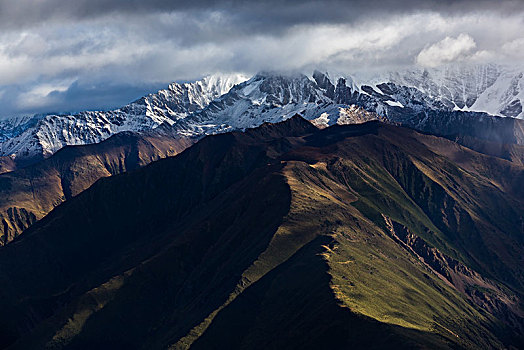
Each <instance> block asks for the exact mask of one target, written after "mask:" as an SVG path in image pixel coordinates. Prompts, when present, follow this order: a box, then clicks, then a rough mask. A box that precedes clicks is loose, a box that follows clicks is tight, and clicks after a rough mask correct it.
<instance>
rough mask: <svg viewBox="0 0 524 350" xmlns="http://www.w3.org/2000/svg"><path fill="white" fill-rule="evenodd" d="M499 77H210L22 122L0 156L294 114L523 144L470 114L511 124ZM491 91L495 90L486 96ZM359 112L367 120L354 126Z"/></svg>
mask: <svg viewBox="0 0 524 350" xmlns="http://www.w3.org/2000/svg"><path fill="white" fill-rule="evenodd" d="M490 72H491V73H490ZM508 74H509V75H511V74H513V73H511V72H510V70H508V69H505V68H503V67H502V66H498V65H485V66H478V67H476V68H473V69H469V70H467V69H462V70H460V69H458V70H457V72H455V71H453V70H446V69H442V70H436V69H434V70H423V71H407V72H396V73H389V74H385V75H384V76H383V77H379V78H369V79H368V80H362V82H361V83H355V79H353V78H352V77H350V76H346V77H343V76H341V77H339V78H336V79H333V81H332V79H331V78H330V77H329V75H328V74H325V73H321V72H319V71H315V72H314V73H313V74H312V76H306V75H304V74H300V73H295V74H282V73H271V72H262V73H258V74H256V75H254V76H253V77H252V78H250V79H249V80H246V78H245V77H243V76H241V75H238V74H236V75H235V74H233V75H226V76H220V75H219V76H210V77H207V78H204V79H203V80H201V81H196V82H194V83H186V84H171V85H170V86H169V87H168V89H165V90H160V91H158V92H157V93H155V94H150V95H148V96H145V97H143V98H141V99H139V100H137V101H135V102H133V103H131V104H129V105H127V106H125V107H122V108H121V109H117V110H114V111H109V112H81V113H79V114H77V115H72V116H71V115H69V116H67V115H63V116H57V115H51V116H45V117H44V116H40V117H38V118H36V117H35V118H36V119H31V120H32V121H31V123H35V121H36V123H37V124H36V126H35V125H32V124H31V123H25V124H24V123H22V124H23V125H21V126H20V127H17V126H13V125H8V124H6V125H5V126H2V125H3V124H1V123H0V131H1V130H2V128H4V129H5V130H6V131H5V132H3V136H2V137H3V138H4V142H2V143H1V144H0V154H2V155H4V156H9V155H11V154H13V153H15V154H16V155H17V158H18V160H19V161H20V162H22V161H23V159H24V158H26V159H27V158H32V157H33V158H35V157H36V159H40V158H42V157H47V156H49V155H50V154H52V153H54V152H55V151H56V150H58V149H60V148H61V147H63V146H64V145H67V144H85V143H96V142H100V141H101V140H103V139H105V138H107V137H108V136H110V135H112V134H114V133H117V132H119V131H125V130H129V131H136V132H143V131H147V130H150V129H153V128H156V127H158V126H159V125H160V124H162V123H164V124H166V125H173V127H174V128H175V131H176V132H177V133H179V134H181V135H183V136H198V137H201V136H203V135H206V134H212V133H218V132H227V131H231V130H236V129H245V128H249V127H255V126H258V125H260V124H262V123H263V122H278V121H282V120H284V119H286V118H289V117H291V116H293V115H295V114H297V113H298V114H301V115H303V116H304V117H305V118H306V119H310V120H311V119H318V118H323V119H322V120H323V123H324V124H325V125H333V124H336V123H348V122H355V121H358V122H362V121H365V120H371V119H381V120H389V121H391V122H393V123H401V124H402V125H405V126H410V127H413V128H415V129H417V130H420V131H430V132H440V134H444V130H445V128H448V126H446V124H449V128H450V129H454V130H455V131H458V132H460V133H464V134H465V135H466V136H471V137H476V138H481V139H486V140H487V141H497V142H498V141H500V140H501V139H502V141H504V143H517V144H523V143H524V135H523V131H522V129H524V126H522V124H523V122H522V121H521V119H516V120H515V121H513V122H509V123H508V122H497V121H496V120H497V119H496V117H492V116H490V115H488V114H486V113H483V112H478V111H475V110H482V111H488V112H490V113H495V112H496V114H500V115H507V116H508V117H507V118H510V116H519V115H517V114H515V115H513V114H511V113H510V114H508V113H506V114H504V113H502V110H503V109H505V108H509V107H510V105H512V106H513V105H514V107H515V108H517V107H518V106H517V105H518V103H520V102H518V101H520V100H519V98H520V97H519V96H521V91H524V87H521V85H522V83H523V81H524V80H522V81H521V80H519V79H517V80H516V81H515V82H513V80H515V79H513V80H512V79H509V78H508V79H509V80H508V79H505V78H504V79H503V77H505V76H506V75H508ZM515 74H517V73H515ZM516 76H517V77H518V76H519V75H518V74H517V75H516ZM335 80H336V81H335ZM477 80H478V81H477ZM239 84H240V85H239ZM504 86H506V90H504V89H503V87H504ZM495 88H497V89H498V90H497V91H492V90H493V89H495ZM490 89H491V90H490ZM510 90H511V91H510ZM484 94H491V95H492V96H491V97H490V98H491V99H492V100H497V99H498V100H504V98H503V96H506V97H507V98H506V100H507V99H509V100H508V101H506V100H504V101H506V102H507V103H506V102H504V103H506V105H504V106H505V107H500V108H499V109H500V110H499V111H495V109H493V108H495V107H493V108H491V109H489V108H487V109H486V108H484V109H482V108H479V109H475V108H473V107H474V106H475V104H479V103H480V102H479V101H480V100H481V99H482V96H484ZM512 98H513V99H512ZM515 101H517V102H515ZM501 103H502V102H501ZM457 104H458V105H457ZM460 106H462V107H460ZM497 108H498V107H497ZM359 109H363V110H365V111H366V112H368V113H371V114H374V116H370V115H368V116H366V117H365V118H364V119H362V113H360V112H359ZM491 118H495V119H493V120H494V122H490V123H487V122H485V121H484V122H483V121H482V120H489V119H491ZM469 119H471V120H469ZM476 119H480V120H481V123H484V125H483V127H485V128H487V131H486V132H480V131H476V132H475V133H474V134H472V133H470V132H469V131H468V130H469V129H471V128H472V127H474V126H475V124H476V123H475V120H476ZM510 119H512V118H510ZM512 123H513V124H514V125H513V126H512V125H509V124H512ZM4 124H5V123H4ZM440 128H443V129H444V130H439V129H440ZM17 130H18V131H17ZM22 130H23V132H22V133H21V134H20V132H21V131H22ZM490 132H491V133H492V134H493V133H502V134H503V133H506V135H510V137H509V138H507V137H506V135H502V136H500V137H498V138H497V137H495V138H494V137H492V136H497V135H489V133H490ZM508 133H512V134H508ZM448 134H449V132H448ZM486 135H488V136H486ZM444 136H449V135H444ZM450 137H451V136H450ZM0 141H1V140H0Z"/></svg>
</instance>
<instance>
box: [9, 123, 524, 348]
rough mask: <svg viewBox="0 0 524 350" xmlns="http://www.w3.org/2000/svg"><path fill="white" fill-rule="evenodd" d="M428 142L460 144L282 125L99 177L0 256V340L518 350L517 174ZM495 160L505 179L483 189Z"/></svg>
mask: <svg viewBox="0 0 524 350" xmlns="http://www.w3.org/2000/svg"><path fill="white" fill-rule="evenodd" d="M439 142H441V143H443V144H447V145H448V146H449V147H452V146H453V147H455V145H456V144H454V143H452V142H450V141H448V140H445V139H438V142H435V141H434V137H433V136H428V135H422V134H418V133H416V132H414V131H412V130H408V129H403V128H398V127H394V126H390V125H385V124H381V123H378V122H372V123H366V124H362V125H351V126H337V127H331V128H327V129H324V130H322V131H320V130H318V129H316V128H314V127H313V126H312V125H311V124H309V123H308V122H307V121H305V120H303V119H300V118H292V119H290V120H288V121H286V122H284V123H281V124H276V125H272V124H265V125H263V126H261V127H259V128H256V129H252V130H248V131H246V132H245V133H240V132H235V133H229V134H224V135H218V136H212V137H206V138H205V139H203V140H201V141H200V142H199V143H197V144H196V145H194V146H192V147H191V148H189V149H187V150H186V151H184V152H183V153H181V154H180V155H178V156H176V157H173V158H168V159H163V160H159V161H157V162H154V163H152V164H150V165H148V166H145V167H143V168H141V169H138V170H136V171H133V172H128V173H125V174H121V175H116V176H113V177H109V178H104V179H101V180H99V181H98V182H97V183H96V184H94V185H93V186H92V187H90V188H89V189H88V190H86V191H84V192H82V193H81V194H79V195H78V196H76V197H74V198H72V199H71V200H68V201H67V202H65V203H63V204H62V205H60V206H58V207H57V208H56V209H54V210H53V211H52V212H51V213H50V214H49V215H47V216H46V217H44V218H43V219H42V220H40V221H39V222H37V223H36V224H35V225H33V226H32V227H31V228H29V229H28V230H27V231H26V232H25V233H24V235H22V236H20V237H18V238H16V239H15V240H14V241H13V242H12V243H11V244H8V245H6V246H5V247H2V248H1V249H0V283H1V284H2V285H3V286H5V288H3V290H2V291H1V292H0V309H1V310H2V312H1V313H0V339H1V340H2V343H3V344H4V346H6V345H8V344H12V345H13V348H42V347H48V348H73V349H75V348H77V349H84V348H93V347H99V348H147V349H151V348H166V347H171V348H174V349H183V348H188V347H190V346H193V347H195V348H201V347H204V348H207V347H210V346H211V345H212V346H213V347H217V348H224V347H234V348H235V347H238V348H257V347H260V348H262V347H275V348H282V347H290V348H293V347H305V346H307V345H309V346H311V347H319V346H321V345H326V346H329V345H331V346H341V347H342V346H344V347H357V348H358V347H361V348H363V347H365V348H369V347H371V348H373V347H375V348H395V347H397V348H406V347H408V348H409V347H411V348H489V347H491V348H502V347H504V346H509V345H514V346H519V345H521V344H522V343H521V342H522V333H521V330H519V327H521V326H522V318H521V317H522V311H521V310H522V307H521V302H520V300H521V298H522V290H523V288H522V286H523V285H524V278H523V274H522V266H523V265H522V264H521V262H522V252H523V249H522V248H523V236H524V235H523V232H522V216H521V215H522V214H521V213H522V212H523V206H524V203H523V199H522V197H521V196H520V195H517V194H515V193H512V192H511V191H512V190H513V189H515V188H517V187H518V185H519V183H518V182H514V181H510V180H509V179H508V178H507V177H509V176H520V178H521V176H522V172H523V171H524V169H522V167H519V166H518V165H515V164H512V163H510V162H507V161H504V160H500V159H498V158H494V157H489V156H483V155H479V154H478V153H476V152H473V151H471V150H468V149H465V148H462V147H460V146H458V147H460V152H466V153H470V154H471V155H472V156H473V155H475V156H476V157H477V158H475V162H474V163H471V164H465V165H464V164H463V165H459V164H458V163H457V162H455V161H453V160H452V159H451V157H448V156H446V155H445V154H444V152H443V151H442V150H443V149H445V148H446V147H444V146H441V145H439ZM491 162H495V163H496V162H505V164H506V163H507V164H508V165H507V167H508V169H510V170H511V172H500V173H496V172H494V177H493V178H494V179H488V178H487V177H485V176H484V175H482V170H483V169H488V168H489V167H490V166H491V164H488V163H491ZM473 165H475V167H473ZM468 169H469V170H468ZM517 178H519V177H517ZM494 181H496V184H495V183H494ZM497 184H499V185H497Z"/></svg>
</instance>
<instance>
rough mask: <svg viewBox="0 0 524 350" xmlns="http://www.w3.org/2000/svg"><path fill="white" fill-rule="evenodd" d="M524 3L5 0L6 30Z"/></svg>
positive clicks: (510, 7) (288, 20)
mask: <svg viewBox="0 0 524 350" xmlns="http://www.w3.org/2000/svg"><path fill="white" fill-rule="evenodd" d="M523 8H524V4H523V2H522V1H520V0H502V1H493V0H489V1H488V0H403V1H398V0H354V1H341V0H324V1H311V0H309V1H308V0H306V1H299V0H290V1H279V0H268V1H257V0H230V1H216V0H193V1H181V0H173V1H170V0H147V1H145V0H74V1H65V0H40V1H34V0H16V1H13V0H1V1H0V26H3V27H11V28H20V27H24V26H29V25H38V24H40V23H44V22H49V21H55V20H66V21H71V20H73V21H74V20H83V19H92V18H96V17H100V16H107V15H114V14H118V15H124V16H125V15H131V16H143V15H144V14H147V13H155V12H198V11H222V12H224V13H226V14H227V15H228V17H229V18H230V19H231V20H233V21H234V22H235V23H236V24H242V25H244V26H245V27H246V28H247V29H249V30H253V31H255V30H259V29H263V30H268V29H279V28H282V27H286V26H290V25H296V24H302V23H326V22H329V23H336V22H344V23H346V22H348V21H353V20H356V19H358V18H360V17H362V16H369V15H374V14H376V15H380V14H385V13H387V14H392V13H406V12H415V11H426V10H430V11H438V12H441V13H446V14H456V13H457V12H459V13H460V12H464V11H485V10H488V11H502V12H507V13H511V12H512V11H515V10H522V9H523Z"/></svg>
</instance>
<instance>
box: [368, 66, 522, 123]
mask: <svg viewBox="0 0 524 350" xmlns="http://www.w3.org/2000/svg"><path fill="white" fill-rule="evenodd" d="M523 77H524V74H523V71H522V70H519V69H517V68H513V67H505V66H501V65H496V64H483V65H476V66H445V67H442V68H433V69H413V70H406V71H398V72H389V73H386V74H383V75H381V76H378V77H373V78H369V79H363V83H364V84H367V85H377V84H378V83H387V82H390V83H394V84H396V85H400V86H409V87H414V88H416V89H418V90H419V91H421V92H422V93H424V94H425V95H427V96H428V97H429V98H431V99H433V100H435V101H439V102H441V103H442V104H443V105H445V106H446V107H447V108H451V109H455V110H463V111H475V112H486V113H489V114H492V115H501V116H505V117H513V118H520V119H524V112H523V110H522V105H523V104H524V79H523Z"/></svg>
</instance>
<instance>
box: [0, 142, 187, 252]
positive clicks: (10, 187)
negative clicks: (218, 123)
mask: <svg viewBox="0 0 524 350" xmlns="http://www.w3.org/2000/svg"><path fill="white" fill-rule="evenodd" d="M192 142H193V141H191V140H190V139H186V138H180V137H179V138H172V137H169V136H165V137H164V136H158V135H144V136H140V135H138V134H133V133H121V134H117V135H115V136H113V137H111V138H109V139H108V140H106V141H104V142H101V143H99V144H93V145H87V146H67V147H64V148H63V149H61V150H60V151H58V152H57V153H56V154H55V155H53V156H52V157H50V158H48V159H45V160H43V161H41V162H40V163H37V164H34V165H30V166H28V167H25V168H22V169H19V170H17V171H13V172H9V173H6V174H2V175H0V223H1V225H0V244H2V245H3V244H5V243H7V242H9V241H11V240H12V239H13V238H14V237H16V236H17V235H19V234H20V233H21V232H22V231H23V230H25V229H26V228H27V227H29V226H30V225H31V224H33V223H34V222H35V221H36V220H39V219H41V218H42V217H43V216H44V215H46V214H47V213H48V212H49V211H51V210H52V209H53V208H54V207H55V206H57V205H58V204H60V203H61V202H63V201H64V200H66V199H70V198H71V197H73V196H75V195H77V194H78V193H80V192H82V191H83V190H85V189H86V188H88V187H89V186H91V185H92V184H93V183H94V182H95V181H96V180H98V179H99V178H101V177H106V176H111V175H115V174H119V173H122V172H124V171H129V170H133V169H136V168H138V167H140V166H143V165H145V164H148V163H150V162H151V161H154V160H157V159H159V158H164V157H167V156H173V155H175V154H177V153H179V152H180V151H182V150H183V149H185V148H186V147H188V146H189V145H190V144H191V143H192Z"/></svg>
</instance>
